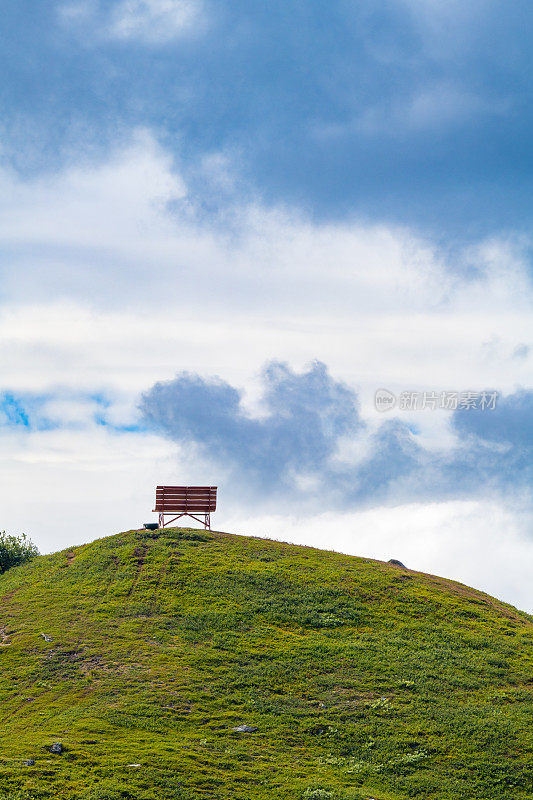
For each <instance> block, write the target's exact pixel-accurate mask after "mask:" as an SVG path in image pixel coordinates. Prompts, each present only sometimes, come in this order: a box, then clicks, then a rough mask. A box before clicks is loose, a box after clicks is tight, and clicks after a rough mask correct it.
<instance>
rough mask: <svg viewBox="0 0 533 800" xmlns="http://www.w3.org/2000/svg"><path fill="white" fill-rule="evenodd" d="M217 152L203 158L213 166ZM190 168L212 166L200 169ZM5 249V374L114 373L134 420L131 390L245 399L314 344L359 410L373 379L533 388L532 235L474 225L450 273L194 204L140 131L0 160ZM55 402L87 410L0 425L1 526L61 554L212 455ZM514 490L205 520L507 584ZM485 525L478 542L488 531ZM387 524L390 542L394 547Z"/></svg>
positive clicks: (345, 230) (131, 513)
mask: <svg viewBox="0 0 533 800" xmlns="http://www.w3.org/2000/svg"><path fill="white" fill-rule="evenodd" d="M223 163H224V173H225V174H227V162H226V161H224V162H223ZM220 165H221V161H220V159H216V158H214V159H213V161H212V169H213V173H214V182H215V183H217V182H218V183H220V168H221V167H220ZM203 168H204V171H205V174H204V175H203V178H204V179H205V177H206V175H208V174H209V169H210V167H209V164H208V163H206V164H204V167H203ZM0 247H1V248H2V250H3V257H2V263H3V265H4V266H3V267H2V297H3V299H2V306H1V307H0V363H1V367H2V374H1V378H0V387H1V388H9V389H12V390H22V389H25V390H28V391H37V390H41V391H46V390H47V389H50V387H53V386H57V385H61V386H64V387H67V388H70V389H72V390H73V394H72V396H73V397H74V396H75V391H77V390H79V391H81V390H86V391H92V390H105V391H106V392H107V393H109V394H110V395H111V396H112V398H113V405H112V407H111V408H110V409H109V411H108V412H107V413H108V416H109V417H110V419H112V420H113V421H114V422H115V423H117V424H120V423H121V422H129V421H131V420H132V419H134V417H135V408H134V406H135V399H136V395H137V393H138V392H140V391H142V390H143V389H146V388H147V387H149V386H150V385H151V384H152V383H153V382H154V381H156V380H161V379H168V378H171V377H172V376H173V375H174V374H175V373H176V372H178V371H182V370H184V369H188V370H191V371H199V372H201V373H203V374H219V375H220V376H221V377H223V378H225V379H226V380H228V381H230V382H231V383H232V384H236V385H238V386H242V387H245V388H246V389H247V390H248V392H249V396H248V399H249V403H250V405H252V406H253V404H254V398H255V399H256V395H257V383H256V376H257V371H258V369H259V367H260V366H261V365H262V363H263V362H264V361H266V360H268V359H270V358H272V357H276V358H282V359H287V360H289V361H290V362H291V363H292V365H293V367H295V368H297V369H299V368H301V367H302V366H303V365H304V364H305V363H306V362H308V361H309V360H311V359H313V358H319V359H321V360H323V361H324V362H326V363H327V364H328V366H329V367H330V369H331V371H332V373H333V375H334V376H335V377H340V378H342V379H344V380H346V381H347V382H348V383H350V384H351V385H352V386H355V387H356V388H357V389H358V390H359V391H360V393H361V398H362V401H363V406H364V411H365V414H367V415H372V414H373V413H374V412H373V410H372V400H373V394H374V391H375V389H376V388H378V387H380V386H385V387H388V388H390V389H392V390H393V391H400V390H403V389H417V388H421V389H474V390H475V389H479V388H485V387H494V388H497V389H500V390H501V391H504V392H511V391H513V390H514V389H515V388H516V387H517V386H518V385H523V386H530V385H531V363H532V357H533V356H532V353H533V348H531V301H532V292H531V284H530V282H529V278H528V275H527V262H526V258H525V256H524V251H525V247H524V243H523V242H521V241H514V240H513V239H505V238H503V237H500V238H498V239H495V240H492V241H487V242H484V243H482V244H480V245H479V246H477V247H475V248H471V249H469V250H468V251H467V252H465V253H463V254H462V255H461V256H460V259H461V263H460V264H454V265H452V266H453V269H450V265H449V264H447V263H446V262H445V261H444V259H443V258H442V256H441V255H440V254H439V252H438V250H437V249H436V248H435V247H434V246H433V245H432V244H431V242H428V241H424V240H423V239H421V238H420V237H419V236H417V235H416V233H414V232H412V231H410V230H407V229H405V228H394V227H388V226H385V225H382V224H363V223H361V222H360V221H358V220H352V221H346V222H342V223H341V222H339V223H315V222H312V221H310V220H309V219H307V218H306V217H305V215H303V214H301V213H300V212H298V211H297V210H294V209H283V208H277V209H272V208H266V207H264V206H262V205H261V204H260V203H250V204H248V205H246V206H235V207H233V208H228V209H226V213H225V215H224V217H222V216H221V217H220V218H217V219H207V218H206V217H205V215H203V214H202V206H201V199H198V198H195V197H194V195H193V194H192V192H191V189H190V187H189V186H188V185H187V183H186V181H185V180H184V179H183V178H182V177H181V176H180V175H179V174H178V173H177V172H176V170H175V167H174V164H173V161H172V159H171V158H170V157H169V155H168V153H166V152H165V151H164V150H163V149H162V148H161V147H160V146H159V145H158V144H157V143H156V142H155V141H154V139H153V137H152V136H150V134H149V133H147V132H140V133H138V134H137V135H136V136H135V137H133V139H132V141H131V142H129V143H127V145H126V146H122V147H117V149H116V150H115V152H113V153H111V154H110V155H109V156H108V157H107V158H105V159H102V160H101V161H99V162H98V163H93V162H89V161H87V160H83V159H80V160H79V161H78V163H76V164H75V165H72V166H70V167H68V168H66V169H64V170H63V171H62V172H59V173H57V174H53V175H48V176H44V177H39V178H31V179H22V178H20V177H18V176H17V175H16V174H14V173H13V172H10V171H8V170H6V169H4V170H3V171H0ZM462 267H474V268H475V269H474V272H475V275H476V277H468V278H467V277H464V275H463V272H464V271H463V270H462ZM465 274H466V273H465ZM487 343H489V346H488V345H487ZM528 346H529V350H528ZM518 347H520V348H521V350H520V353H521V354H522V356H521V357H520V358H516V357H515V355H514V354H515V352H516V349H517V348H518ZM58 402H59V401H57V402H56V404H55V406H54V407H52V408H51V409H49V410H50V411H52V412H53V413H54V414H56V416H62V417H63V418H67V417H68V419H70V421H71V422H72V424H73V425H78V424H79V423H80V422H83V420H84V419H85V420H89V423H88V424H87V425H85V426H84V427H83V429H81V430H77V431H73V430H71V431H68V432H65V431H63V432H60V431H49V432H42V433H39V434H37V433H31V434H27V433H24V434H9V435H3V437H2V449H1V455H0V470H1V473H2V480H1V481H0V500H1V502H2V508H3V514H4V516H3V521H2V527H4V526H5V527H6V528H10V529H12V530H20V529H25V530H27V532H28V533H30V534H32V535H34V536H35V537H36V538H37V539H38V540H39V543H40V544H41V546H42V547H44V548H46V549H54V548H56V547H60V546H66V545H67V544H68V543H72V542H73V541H77V540H78V541H79V540H82V539H83V540H88V539H91V538H95V537H97V536H102V535H105V534H108V533H113V532H115V531H116V530H118V529H121V528H126V527H129V526H134V525H138V524H141V523H142V522H144V521H145V518H146V520H148V519H150V514H148V516H146V513H145V512H146V510H148V508H151V501H152V497H151V491H152V488H153V486H154V485H155V484H156V483H157V482H159V481H160V480H162V479H164V480H167V481H168V482H174V481H175V482H179V481H180V480H183V481H186V482H188V481H190V482H191V483H193V482H194V481H195V480H198V481H204V480H205V469H206V468H207V467H206V465H204V467H202V465H200V464H195V462H194V460H193V461H190V460H187V461H184V460H182V461H181V462H178V461H177V460H175V451H174V450H171V449H170V450H169V447H170V445H169V444H168V442H166V441H163V440H161V439H159V438H157V437H147V436H143V435H140V434H129V435H128V436H117V435H116V434H112V433H111V432H109V431H105V430H104V429H102V428H99V427H98V426H95V425H92V423H90V419H91V417H92V416H94V414H93V412H94V408H93V406H92V405H91V403H90V402H89V403H87V402H81V403H79V402H78V403H77V402H75V401H73V400H69V401H68V403H67V404H66V405H65V401H64V400H63V401H61V402H63V406H59V405H58ZM412 421H413V422H414V424H416V426H417V427H418V428H419V429H421V431H422V435H423V438H424V443H425V444H426V445H428V444H429V445H431V446H434V447H437V448H438V447H445V446H447V445H448V444H449V431H448V429H447V427H446V422H445V420H444V419H443V418H442V417H437V416H432V412H427V413H425V414H424V413H419V415H418V417H417V418H416V419H413V420H412ZM180 463H181V465H182V467H180V466H179V464H180ZM185 463H186V464H187V469H186V474H185V472H184V471H180V469H181V470H183V464H185ZM88 476H90V480H89V483H88V484H87V492H88V494H87V493H85V494H84V491H85V490H83V491H82V488H81V487H83V481H84V480H85V479H86V478H88ZM211 479H212V478H211V476H210V477H209V480H210V481H211ZM213 479H214V480H215V482H218V477H217V476H214V477H213ZM28 482H30V483H31V484H32V485H36V486H37V485H38V486H39V487H40V488H39V489H38V491H37V492H36V494H35V497H34V498H33V500H32V503H31V504H30V505H29V506H28V505H24V504H23V503H21V499H22V496H23V492H24V487H25V485H26V484H27V483H28ZM65 491H68V492H69V496H70V497H72V502H71V504H70V505H69V506H68V507H67V508H64V507H63V505H62V503H63V496H64V493H65ZM69 502H70V501H69ZM511 506H512V503H511V501H510V504H509V508H507V509H503V508H500V509H497V508H496V507H494V508H492V507H490V508H489V507H488V506H487V508H486V509H485V510H483V508H482V507H481V506H479V505H476V506H475V507H474V506H468V507H467V506H458V505H457V504H456V505H453V504H445V505H442V506H439V507H438V508H437V507H433V506H430V507H426V506H424V507H420V511H416V509H415V510H413V508H407V509H406V508H405V507H404V508H403V509H402V510H400V511H398V512H394V513H393V512H392V511H391V510H387V509H381V510H379V509H377V510H375V515H374V516H372V514H374V512H365V513H364V514H362V515H352V516H350V517H347V516H338V517H337V516H334V515H332V516H331V517H330V516H328V517H327V518H324V519H323V520H316V521H314V522H313V521H309V520H306V521H305V522H302V523H301V524H299V527H298V526H296V527H297V528H298V530H297V531H296V528H295V525H296V523H290V524H287V523H284V522H282V521H281V520H277V521H274V520H270V521H269V520H267V521H264V520H256V521H254V520H252V519H249V518H246V517H244V516H242V514H241V515H240V516H238V514H237V511H238V510H237V509H229V508H228V509H227V510H226V512H224V513H223V512H222V506H221V513H220V515H219V516H218V517H217V526H219V527H224V528H226V529H228V530H231V529H236V530H240V531H242V532H243V533H255V532H258V533H259V532H266V533H268V532H270V533H271V534H272V535H274V534H275V535H277V536H279V537H280V538H287V537H288V538H291V537H292V538H294V540H295V541H308V542H310V541H313V542H316V543H317V544H321V545H322V546H333V547H335V548H337V549H347V547H348V544H349V543H350V541H351V542H352V543H351V544H350V552H356V553H360V554H367V555H380V556H381V557H383V558H385V557H387V558H389V557H399V558H401V559H402V560H405V561H406V562H408V563H410V564H411V565H412V566H414V567H417V568H420V569H427V570H429V571H431V572H436V573H443V574H449V575H451V576H454V577H458V578H459V579H463V580H466V581H467V582H471V583H475V584H477V585H479V586H482V587H484V588H488V589H489V590H490V591H494V592H495V593H497V594H498V593H499V594H502V595H503V596H506V597H508V598H510V599H513V598H514V597H515V596H516V597H518V595H517V591H518V590H517V589H514V588H513V586H512V583H513V581H514V580H515V579H516V581H518V580H519V579H520V580H521V576H522V574H523V570H524V569H525V568H524V566H523V565H524V564H527V563H530V562H528V561H527V559H528V558H530V550H529V549H528V548H529V544H528V543H526V542H523V541H522V540H521V539H520V531H521V530H525V529H526V526H525V523H524V522H523V521H520V519H519V518H518V517H517V516H516V515H515V516H513V513H512V512H511V510H510V508H511ZM230 512H231V516H230ZM441 512H442V513H441ZM417 515H418V516H417ZM73 519H75V520H76V521H75V523H74V522H73ZM417 520H418V522H417ZM263 522H264V528H262V527H261V526H262V525H263ZM489 523H490V525H489ZM485 525H486V526H487V530H488V531H489V532H488V533H487V539H486V541H488V542H490V545H491V547H484V546H483V541H484V540H483V537H482V531H483V528H484V526H485ZM413 526H414V527H413ZM326 527H327V531H326ZM332 531H333V533H332ZM335 531H338V533H335ZM352 531H353V534H352ZM398 531H400V533H401V541H402V551H401V552H398V549H397V547H393V545H394V543H395V542H397V541H399V539H398V537H397V536H396V533H397V532H398ZM410 531H411V532H410ZM413 531H416V535H415V532H413ZM465 531H468V532H470V531H475V532H476V533H475V535H474V533H468V536H467V535H466V534H465ZM424 532H426V533H424ZM352 536H353V540H352V539H351V537H352ZM498 536H499V537H500V538H498ZM298 537H301V538H298ZM500 540H501V543H499V542H500ZM379 542H381V544H379ZM378 544H379V546H378ZM491 548H492V551H491ZM506 548H507V549H506ZM491 552H492V553H493V554H494V555H491ZM480 554H481V555H480ZM513 558H514V559H515V561H516V563H514V562H513ZM487 559H489V560H488V561H487ZM498 559H500V560H501V563H502V564H503V565H504V566H503V567H501V568H500V570H499V572H498V569H497V568H498ZM513 563H514V566H513ZM458 565H462V566H461V569H459V566H458ZM465 565H466V566H465ZM468 565H470V566H468ZM467 566H468V569H467ZM470 567H471V568H470ZM461 570H462V571H461ZM487 576H493V577H490V580H489V578H488V577H487ZM524 580H525V579H524ZM516 602H518V603H519V604H520V605H523V606H525V605H527V604H526V600H525V599H524V600H521V599H520V597H518V599H517V600H516ZM528 602H529V606H528V607H531V600H530V601H528Z"/></svg>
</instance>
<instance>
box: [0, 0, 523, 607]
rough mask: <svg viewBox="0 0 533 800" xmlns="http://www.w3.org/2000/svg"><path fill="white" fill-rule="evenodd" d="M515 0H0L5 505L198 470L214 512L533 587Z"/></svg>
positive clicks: (117, 517) (146, 516)
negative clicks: (213, 494) (212, 493)
mask: <svg viewBox="0 0 533 800" xmlns="http://www.w3.org/2000/svg"><path fill="white" fill-rule="evenodd" d="M532 25H533V9H531V5H530V4H529V3H526V2H523V0H516V2H514V3H512V4H509V3H504V2H503V1H502V0H470V1H469V2H468V3H465V2H462V3H459V2H457V0H450V2H448V3H445V4H443V3H437V2H435V0H387V2H385V1H384V0H372V1H370V0H368V1H367V0H358V1H357V2H355V0H328V2H325V0H314V2H309V0H294V2H292V3H286V2H280V1H278V0H270V1H269V2H268V3H262V2H255V1H254V0H247V2H243V1H242V0H232V2H231V3H230V2H226V0H218V2H216V3H215V2H212V1H211V0H51V2H48V3H38V4H36V3H35V2H31V3H30V0H4V4H3V12H2V19H1V21H0V37H1V47H0V62H1V63H0V111H1V113H0V190H1V191H0V368H1V369H0V511H1V514H0V517H1V518H0V530H1V529H4V528H5V529H6V531H8V532H10V533H14V534H17V533H22V532H25V533H26V534H28V535H29V536H30V537H31V538H32V539H33V540H34V541H35V542H36V544H37V545H38V547H39V548H40V549H41V551H42V552H51V551H55V550H58V549H62V548H64V547H67V546H71V545H74V544H78V543H81V542H86V541H90V540H92V539H95V538H99V537H102V536H106V535H110V534H113V533H116V532H117V531H120V530H126V529H130V528H136V527H139V526H141V525H142V524H143V523H144V522H148V521H152V520H153V519H154V518H155V517H154V515H153V513H152V508H153V500H154V488H155V486H156V484H159V483H164V484H201V485H206V484H207V485H215V484H216V485H218V487H219V505H218V510H217V512H216V514H215V515H214V516H213V525H214V527H215V528H217V529H219V530H226V531H230V532H234V533H239V534H245V535H258V536H268V537H271V538H275V539H281V540H288V541H292V542H296V543H302V544H311V545H314V546H318V547H325V548H328V549H334V550H339V551H342V552H346V553H352V554H354V555H361V556H364V557H373V558H379V559H383V560H388V559H389V558H396V559H399V560H401V561H403V562H404V563H405V564H406V565H407V566H409V567H411V568H413V569H417V570H422V571H425V572H430V573H433V574H438V575H444V576H447V577H451V578H454V579H456V580H459V581H462V582H465V583H468V584H470V585H474V586H476V587H477V588H480V589H483V590H484V591H487V592H489V593H491V594H494V595H497V596H499V597H501V598H503V599H504V600H507V601H508V602H510V603H513V604H514V605H518V606H519V607H521V608H523V609H525V610H529V611H532V610H533V588H532V586H531V581H530V575H531V572H532V570H533V532H532V531H533V526H532V520H533V502H532V497H531V488H532V482H533V480H532V479H533V474H532V473H533V379H532V378H533V321H532V320H533V316H532V300H533V291H532V275H533V271H532V252H533V251H532V244H533V240H532V234H531V231H532V223H533V204H532V203H531V196H532V189H533V185H532V184H533V150H532V148H531V144H530V138H531V136H530V131H531V127H532V124H533V103H532V101H531V97H532V92H533V70H532V69H531V66H532V64H531V52H530V41H531V32H532V30H531V29H532ZM376 393H377V395H376ZM376 397H378V401H376ZM380 398H381V399H382V398H385V399H386V401H387V398H388V401H391V402H388V404H387V402H386V404H385V405H383V403H381V404H380Z"/></svg>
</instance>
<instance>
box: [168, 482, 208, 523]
mask: <svg viewBox="0 0 533 800" xmlns="http://www.w3.org/2000/svg"><path fill="white" fill-rule="evenodd" d="M216 507H217V487H216V486H158V487H157V488H156V490H155V508H154V511H157V512H159V527H160V528H164V527H165V525H170V524H171V523H172V522H175V521H176V520H177V519H180V517H191V518H192V519H194V520H196V522H200V523H201V524H202V525H203V526H204V528H205V529H206V530H211V512H212V511H215V510H216ZM168 516H171V517H172V519H165V517H168ZM200 517H203V519H200Z"/></svg>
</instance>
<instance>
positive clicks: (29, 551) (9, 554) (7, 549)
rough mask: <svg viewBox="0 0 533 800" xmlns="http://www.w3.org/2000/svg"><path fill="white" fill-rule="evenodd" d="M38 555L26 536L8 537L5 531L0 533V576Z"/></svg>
mask: <svg viewBox="0 0 533 800" xmlns="http://www.w3.org/2000/svg"><path fill="white" fill-rule="evenodd" d="M38 555H39V551H38V549H37V548H36V546H35V545H34V544H33V542H32V541H31V540H30V539H28V537H27V536H26V534H24V533H23V534H22V535H21V536H9V535H8V534H7V533H6V532H5V531H2V532H0V575H1V574H2V573H3V572H5V571H6V570H8V569H10V567H16V566H17V565H18V564H23V563H24V562H25V561H29V560H30V559H32V558H33V557H34V556H38Z"/></svg>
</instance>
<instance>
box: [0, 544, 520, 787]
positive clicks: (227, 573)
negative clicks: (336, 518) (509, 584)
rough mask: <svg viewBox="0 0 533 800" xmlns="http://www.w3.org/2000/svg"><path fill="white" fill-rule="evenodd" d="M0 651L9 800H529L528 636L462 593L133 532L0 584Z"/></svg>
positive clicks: (0, 720)
mask: <svg viewBox="0 0 533 800" xmlns="http://www.w3.org/2000/svg"><path fill="white" fill-rule="evenodd" d="M0 634H1V635H0V644H1V645H2V646H1V647H0V800H7V798H9V799H10V800H15V798H17V799H18V800H30V798H71V799H72V800H74V798H77V799H78V800H119V799H122V798H125V799H126V800H128V799H131V800H133V799H134V798H135V799H137V800H152V799H154V800H155V798H158V800H160V799H161V798H163V800H171V799H172V798H180V800H196V798H198V799H199V798H216V799H217V800H225V798H228V800H229V798H231V800H241V799H242V800H254V799H255V798H257V800H262V799H263V798H264V800H267V798H268V800H278V799H280V800H281V799H284V798H287V800H288V799H289V798H290V799H291V800H300V798H301V799H302V800H305V799H306V798H307V800H363V799H365V800H366V799H367V798H378V799H379V800H405V799H406V798H412V797H414V798H420V799H421V800H445V799H446V800H458V799H459V798H465V799H466V800H476V799H479V800H491V798H494V799H495V800H496V798H497V800H503V798H508V797H509V798H510V797H512V798H513V800H525V798H532V797H533V703H532V696H533V620H532V618H531V617H529V616H527V615H526V614H523V613H520V612H518V611H516V609H514V608H512V607H510V606H508V605H506V604H504V603H502V602H499V601H498V600H495V599H493V598H491V597H489V596H487V595H484V594H482V593H480V592H477V591H475V590H473V589H469V588H468V587H465V586H462V585H461V584H458V583H454V582H452V581H448V580H445V579H442V578H435V577H433V576H430V575H423V574H421V573H415V572H409V571H408V570H404V569H401V568H398V567H393V566H391V565H388V564H383V563H381V562H378V561H368V560H364V559H361V558H354V557H351V556H344V555H339V554H337V553H330V552H324V551H320V550H315V549H312V548H307V547H298V546H294V545H288V544H283V543H279V542H272V541H267V540H261V539H254V538H245V537H237V536H230V535H228V534H221V533H206V534H204V533H203V532H199V531H192V530H188V529H177V528H174V529H167V530H165V531H157V532H155V533H153V534H152V533H150V532H146V531H129V532H127V533H122V534H119V535H117V536H113V537H110V538H107V539H100V540H98V541H96V542H93V543H92V544H88V545H83V546H80V547H75V548H72V549H71V550H65V551H63V552H61V553H56V554H54V555H51V556H40V557H38V558H36V559H34V560H33V561H32V562H31V563H29V564H25V565H22V566H19V567H15V568H13V569H11V570H9V571H8V572H6V573H5V574H4V575H1V576H0ZM41 634H46V636H47V637H49V638H51V639H52V641H46V640H45V639H44V638H43V636H41ZM241 724H248V725H254V726H257V727H258V731H257V732H256V733H248V734H246V733H235V732H233V730H232V728H233V727H236V726H238V725H241ZM53 742H62V743H63V745H64V748H65V750H64V752H63V754H61V755H52V754H51V753H50V751H49V748H50V745H51V744H52V743H53ZM31 758H33V759H35V765H34V766H25V765H23V763H22V762H23V761H24V760H26V759H31ZM129 764H140V767H132V766H128V765H129Z"/></svg>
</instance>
